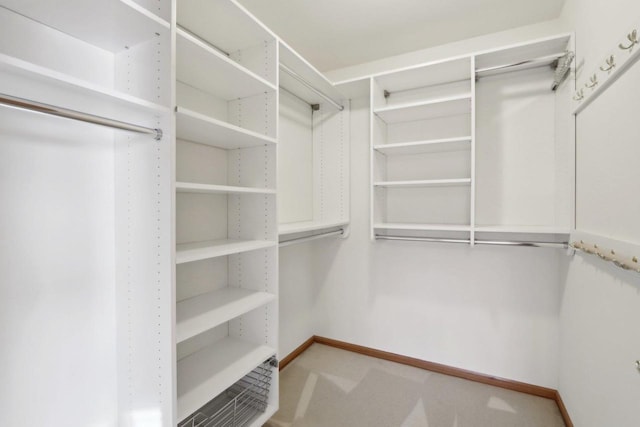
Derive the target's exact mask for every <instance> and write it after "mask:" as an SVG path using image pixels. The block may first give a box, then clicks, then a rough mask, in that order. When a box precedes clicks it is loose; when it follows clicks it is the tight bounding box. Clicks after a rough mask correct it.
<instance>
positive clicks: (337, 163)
mask: <svg viewBox="0 0 640 427" xmlns="http://www.w3.org/2000/svg"><path fill="white" fill-rule="evenodd" d="M279 69H280V81H279V86H280V87H279V89H280V111H279V120H280V121H279V138H278V143H279V144H278V185H279V186H278V214H279V226H278V230H279V235H280V245H281V246H287V245H291V244H294V243H300V242H305V241H309V240H315V239H320V238H325V237H326V238H329V237H336V236H341V237H346V236H347V234H348V226H349V149H350V147H349V132H350V128H349V101H348V100H346V99H344V96H343V95H342V94H341V93H340V92H339V91H337V90H336V89H335V88H334V87H333V85H332V84H331V83H330V82H329V81H328V80H327V79H326V78H325V77H324V75H322V74H321V73H320V72H318V71H317V70H316V69H315V68H314V67H313V66H312V65H310V64H309V63H308V62H307V61H306V60H305V59H304V58H302V57H301V56H300V55H298V54H297V53H296V52H295V51H294V50H293V49H291V48H290V47H289V46H287V45H286V44H285V43H283V42H280V66H279Z"/></svg>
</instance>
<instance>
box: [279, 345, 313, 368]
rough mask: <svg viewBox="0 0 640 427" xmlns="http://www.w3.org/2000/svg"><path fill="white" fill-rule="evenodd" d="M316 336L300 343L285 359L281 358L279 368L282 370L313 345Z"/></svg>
mask: <svg viewBox="0 0 640 427" xmlns="http://www.w3.org/2000/svg"><path fill="white" fill-rule="evenodd" d="M314 340H315V337H311V338H309V339H308V340H306V341H305V342H303V343H302V344H300V345H299V346H298V347H297V348H296V349H295V350H293V351H292V352H291V353H289V354H288V355H287V356H286V357H285V358H284V359H282V360H280V364H279V369H280V370H281V371H282V370H283V369H284V368H285V367H286V366H287V365H288V364H289V363H291V362H293V360H294V359H295V358H296V357H298V356H300V355H301V354H302V353H303V352H304V351H305V350H306V349H308V348H309V347H311V345H312V344H313V343H314Z"/></svg>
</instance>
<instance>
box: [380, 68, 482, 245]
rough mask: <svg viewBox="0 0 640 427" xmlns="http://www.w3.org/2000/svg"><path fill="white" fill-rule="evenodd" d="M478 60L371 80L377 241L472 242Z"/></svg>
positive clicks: (387, 74) (393, 73) (403, 72)
mask: <svg viewBox="0 0 640 427" xmlns="http://www.w3.org/2000/svg"><path fill="white" fill-rule="evenodd" d="M472 63H473V61H472V58H470V57H463V58H457V59H453V60H448V61H438V62H434V63H431V64H427V65H424V66H419V67H411V68H407V69H403V70H398V71H395V72H390V73H385V74H381V75H378V76H375V77H372V78H371V79H370V87H371V91H370V94H371V192H372V193H371V237H372V238H375V236H376V235H377V234H379V235H395V234H407V235H412V234H415V235H417V236H429V235H431V234H430V233H431V232H435V233H437V234H438V236H444V237H450V236H449V235H448V234H447V233H451V236H455V237H459V238H460V237H462V238H466V239H469V238H470V235H471V233H472V229H473V228H472V220H473V215H472V207H471V204H472V200H473V197H472V195H473V185H474V179H473V162H472V152H473V145H474V137H473V114H474V94H473V85H474V82H473V79H472V75H473V73H472Z"/></svg>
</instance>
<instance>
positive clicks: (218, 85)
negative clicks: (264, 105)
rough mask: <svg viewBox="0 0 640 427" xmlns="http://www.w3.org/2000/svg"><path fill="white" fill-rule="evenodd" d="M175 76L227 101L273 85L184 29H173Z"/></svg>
mask: <svg viewBox="0 0 640 427" xmlns="http://www.w3.org/2000/svg"><path fill="white" fill-rule="evenodd" d="M176 33H177V38H176V52H177V55H176V56H177V58H176V61H177V76H178V80H179V81H181V82H183V83H186V84H188V85H189V86H192V87H195V88H197V89H200V90H203V91H205V92H208V93H210V94H212V95H215V96H216V97H219V98H222V99H224V100H227V101H230V100H234V99H239V98H247V97H249V96H253V95H258V94H261V93H265V92H269V91H275V90H276V86H275V85H274V84H272V83H270V82H268V81H267V80H265V79H263V78H262V77H260V76H259V75H257V74H255V73H253V72H252V71H249V70H248V69H246V68H245V67H243V66H242V65H240V64H238V63H237V62H235V61H233V60H231V59H229V57H227V56H226V55H224V54H222V53H220V52H219V51H218V50H216V49H215V48H213V47H212V46H210V45H208V44H207V43H205V42H204V41H202V40H200V39H198V38H197V37H194V36H193V35H191V34H189V33H187V32H186V31H184V30H181V29H178V30H177V31H176Z"/></svg>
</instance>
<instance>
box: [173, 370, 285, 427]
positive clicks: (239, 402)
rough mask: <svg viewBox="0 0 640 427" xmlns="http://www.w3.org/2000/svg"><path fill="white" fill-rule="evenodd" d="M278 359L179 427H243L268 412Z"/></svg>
mask: <svg viewBox="0 0 640 427" xmlns="http://www.w3.org/2000/svg"><path fill="white" fill-rule="evenodd" d="M276 366H278V361H277V360H276V358H275V357H272V358H271V359H269V360H267V361H265V362H264V363H262V364H261V365H260V366H258V367H257V368H255V369H254V370H253V371H251V372H249V373H248V374H247V375H245V376H244V377H242V379H240V380H239V381H238V382H236V383H235V384H234V385H232V386H231V387H229V388H228V389H227V390H225V391H224V392H223V393H221V394H220V395H219V396H217V397H215V398H214V399H212V400H211V401H209V402H208V403H207V404H205V405H204V406H203V407H202V408H200V409H199V410H198V411H196V412H195V413H193V414H191V415H190V416H189V417H187V419H186V420H184V421H183V422H181V423H179V424H178V427H243V426H246V425H248V424H250V422H251V421H252V420H253V419H254V418H255V417H256V416H257V415H259V414H262V413H264V412H265V411H266V409H267V405H268V402H269V389H270V387H271V376H272V373H273V368H274V367H276Z"/></svg>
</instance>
